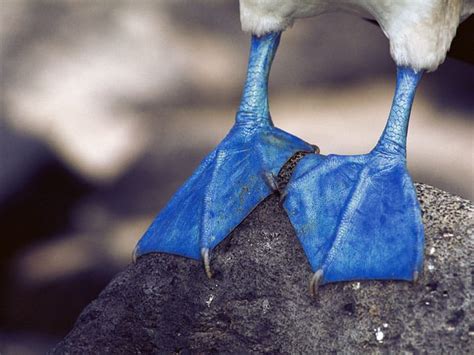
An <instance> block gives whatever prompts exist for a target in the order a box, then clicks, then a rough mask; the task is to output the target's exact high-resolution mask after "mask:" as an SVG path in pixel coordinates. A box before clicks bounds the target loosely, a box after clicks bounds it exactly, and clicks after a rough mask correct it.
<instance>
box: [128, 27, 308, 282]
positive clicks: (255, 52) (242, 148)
mask: <svg viewBox="0 0 474 355" xmlns="http://www.w3.org/2000/svg"><path fill="white" fill-rule="evenodd" d="M279 40H280V34H279V33H271V34H268V35H266V36H263V37H261V38H258V37H255V36H254V37H253V38H252V43H251V50H250V58H249V67H248V74H247V80H246V82H245V87H244V91H243V95H242V102H241V104H240V108H239V111H238V112H237V115H236V122H235V125H234V127H232V129H231V130H230V132H229V133H228V134H227V136H226V137H225V138H224V140H223V141H222V142H221V143H220V144H219V145H218V146H217V147H216V149H215V150H213V151H212V152H211V153H210V154H209V155H208V156H207V157H206V158H205V159H204V160H203V161H202V162H201V164H200V165H199V167H198V168H197V169H196V171H195V172H194V173H193V175H192V176H191V177H190V178H189V179H188V180H187V181H186V182H185V183H184V185H183V186H182V187H181V188H180V189H179V190H178V191H177V192H176V194H175V195H174V196H173V197H172V198H171V200H170V202H169V203H168V204H167V206H166V207H165V208H164V209H163V210H162V211H161V212H160V214H159V215H158V216H157V217H156V219H155V220H154V221H153V223H152V225H151V226H150V227H149V229H148V230H147V231H146V233H145V235H144V236H143V237H142V239H141V240H140V241H139V242H138V245H137V247H136V249H135V256H140V255H143V254H147V253H150V252H166V253H171V254H177V255H182V256H186V257H190V258H194V259H200V258H201V253H202V254H203V256H204V258H205V259H206V258H207V257H208V251H209V250H212V248H214V247H215V246H216V245H217V244H219V243H220V242H221V241H222V240H223V239H224V238H225V237H226V236H227V235H229V233H230V232H231V231H232V230H233V229H234V228H235V227H236V226H237V225H238V224H239V223H240V222H241V221H242V220H243V219H244V218H245V217H246V216H247V215H248V214H249V213H250V212H251V211H252V210H253V209H254V208H255V206H257V204H259V203H260V202H261V201H263V200H264V199H265V198H266V197H267V196H269V195H270V194H271V193H272V191H273V189H274V188H275V186H272V184H271V182H272V181H269V178H270V180H271V177H272V176H276V175H277V174H278V171H279V170H280V168H281V167H282V166H283V164H284V163H285V162H286V161H287V160H288V159H290V158H291V156H292V155H293V154H295V153H296V152H298V151H312V150H313V147H312V146H311V145H309V144H307V143H306V142H304V141H302V140H301V139H299V138H296V137H294V136H292V135H290V134H288V133H286V132H284V131H282V130H280V129H278V128H276V127H274V126H273V123H272V120H271V118H270V113H269V108H268V75H269V72H270V66H271V63H272V60H273V57H274V55H275V52H276V50H277V47H278V43H279ZM205 262H206V266H207V267H208V266H209V265H208V262H207V261H206V260H205ZM206 271H207V272H208V275H210V271H209V269H208V268H207V269H206Z"/></svg>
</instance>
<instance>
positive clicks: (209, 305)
mask: <svg viewBox="0 0 474 355" xmlns="http://www.w3.org/2000/svg"><path fill="white" fill-rule="evenodd" d="M213 300H214V295H210V296H209V299H208V300H207V301H206V304H207V306H208V307H211V303H212V301H213Z"/></svg>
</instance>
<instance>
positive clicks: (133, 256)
mask: <svg viewBox="0 0 474 355" xmlns="http://www.w3.org/2000/svg"><path fill="white" fill-rule="evenodd" d="M132 261H133V263H134V264H135V263H136V262H137V246H135V248H134V249H133V252H132Z"/></svg>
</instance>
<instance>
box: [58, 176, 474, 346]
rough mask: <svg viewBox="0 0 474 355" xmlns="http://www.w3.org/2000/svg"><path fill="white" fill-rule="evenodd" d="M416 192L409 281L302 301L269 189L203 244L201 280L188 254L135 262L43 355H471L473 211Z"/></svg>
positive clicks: (289, 238)
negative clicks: (207, 261)
mask: <svg viewBox="0 0 474 355" xmlns="http://www.w3.org/2000/svg"><path fill="white" fill-rule="evenodd" d="M283 175H284V174H283ZM283 175H282V176H283ZM282 183H284V182H282ZM417 192H418V197H419V200H420V202H421V205H422V209H423V219H424V223H425V232H426V249H425V254H426V256H425V264H424V272H423V274H422V275H421V276H420V279H419V280H418V282H417V283H416V284H412V283H408V282H394V281H393V282H392V281H383V282H382V281H370V282H360V283H359V282H346V283H338V284H330V285H326V286H322V287H321V288H320V291H319V294H318V296H317V297H316V298H312V297H311V296H310V294H309V291H308V282H309V279H310V277H311V275H312V273H311V269H310V267H309V264H308V262H307V261H306V258H305V256H304V253H303V250H302V248H301V247H300V245H299V243H298V240H297V239H296V236H295V233H294V231H293V228H292V226H291V224H290V222H289V220H288V218H287V216H286V214H285V212H284V210H283V209H282V208H281V207H280V205H279V198H278V196H276V195H272V196H270V197H269V198H268V199H266V200H265V201H264V202H263V203H261V204H260V205H259V206H258V207H257V208H256V209H255V210H254V211H253V212H252V213H251V215H250V216H248V217H247V218H246V219H245V220H244V221H243V222H242V223H241V224H240V225H239V226H238V227H237V228H236V229H235V231H234V232H233V233H232V235H231V236H230V237H229V238H227V239H226V240H225V241H224V242H223V243H221V244H220V245H219V246H218V247H217V248H216V249H215V251H214V252H213V254H212V261H211V263H212V268H213V270H214V273H215V275H214V278H213V279H210V280H209V279H207V277H206V275H205V273H204V270H203V266H202V265H201V263H200V262H197V261H193V260H190V259H185V258H182V257H178V256H173V255H165V254H150V255H147V256H144V257H141V258H139V259H138V261H137V262H136V263H135V264H131V265H130V266H129V267H128V268H127V269H126V270H125V271H123V272H122V273H120V274H119V275H118V276H117V277H115V279H114V280H113V281H112V282H111V283H110V284H109V285H108V286H107V287H106V288H105V290H104V291H103V292H102V293H101V294H100V296H99V297H98V298H97V299H96V300H95V301H93V302H92V303H91V304H90V305H89V306H87V307H86V308H85V310H84V311H83V312H82V314H81V315H80V316H79V318H78V320H77V322H76V324H75V326H74V329H72V331H71V332H70V333H69V335H67V336H66V338H65V339H63V340H62V341H61V342H60V343H59V344H58V345H57V346H56V348H55V349H53V350H52V351H51V353H54V354H63V353H78V354H79V353H80V354H88V353H100V354H103V353H114V354H118V353H135V354H137V353H163V352H164V353H181V352H183V353H188V352H192V353H196V352H197V353H212V352H232V353H235V352H239V353H242V352H244V353H249V352H257V353H262V352H272V353H273V352H275V353H315V352H318V353H326V352H335V351H340V352H344V353H387V352H396V353H400V352H404V353H419V352H428V353H456V354H460V353H472V352H473V350H474V347H473V338H474V319H473V317H472V304H471V297H472V275H471V272H472V265H471V262H472V250H473V238H472V234H473V233H472V232H473V220H472V216H473V211H474V206H473V205H472V203H470V202H469V201H467V200H463V199H461V198H459V197H456V196H453V195H450V194H449V193H447V192H443V191H441V190H438V189H436V188H434V187H431V186H428V185H423V184H417ZM84 287H87V285H84Z"/></svg>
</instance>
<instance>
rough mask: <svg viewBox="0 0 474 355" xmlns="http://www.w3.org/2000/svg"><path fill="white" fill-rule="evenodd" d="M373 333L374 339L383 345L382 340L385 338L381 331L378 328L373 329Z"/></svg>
mask: <svg viewBox="0 0 474 355" xmlns="http://www.w3.org/2000/svg"><path fill="white" fill-rule="evenodd" d="M374 331H375V339H377V341H378V342H379V343H383V338H384V337H385V335H384V333H383V332H382V330H380V327H378V328H377V329H374Z"/></svg>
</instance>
